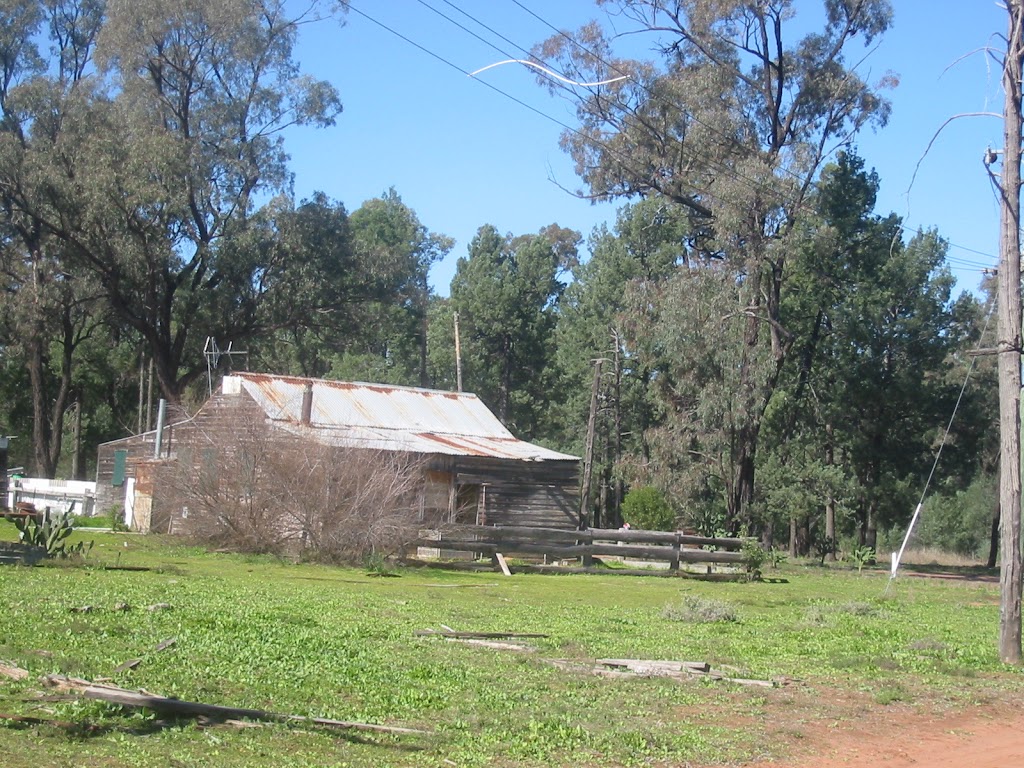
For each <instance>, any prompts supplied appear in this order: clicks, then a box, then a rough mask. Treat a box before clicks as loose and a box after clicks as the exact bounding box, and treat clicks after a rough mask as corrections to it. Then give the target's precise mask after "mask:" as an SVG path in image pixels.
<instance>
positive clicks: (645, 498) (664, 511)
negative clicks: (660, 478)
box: [622, 485, 676, 531]
mask: <svg viewBox="0 0 1024 768" xmlns="http://www.w3.org/2000/svg"><path fill="white" fill-rule="evenodd" d="M622 519H623V520H625V521H626V522H627V523H629V524H630V525H631V526H632V527H634V528H640V529H642V530H645V531H674V530H675V529H676V513H675V510H673V509H672V506H671V505H670V504H669V503H668V500H667V499H666V498H665V494H663V493H662V492H661V491H659V490H658V489H657V488H654V487H652V486H649V485H648V486H642V487H639V488H633V489H631V490H630V492H629V493H627V494H626V498H625V499H624V500H623V502H622Z"/></svg>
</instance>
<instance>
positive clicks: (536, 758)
mask: <svg viewBox="0 0 1024 768" xmlns="http://www.w3.org/2000/svg"><path fill="white" fill-rule="evenodd" d="M5 526H6V524H4V525H0V539H8V540H10V539H12V538H13V536H11V535H9V533H10V531H8V530H7V529H6V527H5ZM12 530H13V529H12ZM77 535H79V534H76V536H77ZM84 535H85V536H87V537H88V538H91V539H95V541H96V547H95V548H94V549H93V553H92V556H91V560H92V561H93V563H104V564H107V565H121V566H124V565H145V566H150V567H152V568H153V570H150V571H128V570H102V569H99V568H91V569H82V568H61V567H37V568H15V567H5V568H0V659H5V660H8V661H11V662H14V663H16V664H17V665H19V666H21V667H23V668H26V669H28V670H29V671H30V672H31V673H32V676H31V678H30V679H29V680H28V681H23V682H13V681H10V682H3V681H0V712H2V713H12V714H17V715H22V716H30V717H36V718H40V719H44V720H53V721H61V722H63V723H66V724H73V725H66V726H59V725H48V724H43V725H39V724H17V723H10V722H8V723H6V724H5V723H4V722H3V721H0V746H2V747H3V749H4V760H3V762H4V764H5V765H7V766H63V765H71V764H75V765H95V766H137V765H138V766H148V765H174V766H192V765H196V766H198V765H210V764H215V765H218V766H248V765H275V766H322V765H351V766H370V765H373V766H381V765H395V766H406V765H408V766H442V765H450V764H452V763H454V764H456V765H460V766H473V765H498V766H502V765H509V766H511V765H538V766H539V765H548V766H549V765H570V764H571V765H573V766H587V765H593V766H598V765H601V766H605V765H650V764H655V765H658V764H666V765H668V764H672V765H679V764H686V763H688V762H689V763H726V764H727V763H731V762H741V761H745V760H750V759H755V758H758V757H764V756H772V755H784V754H786V753H787V752H788V751H789V750H790V749H791V748H792V743H793V742H795V741H798V740H799V738H800V729H801V727H802V724H806V723H807V722H808V721H811V720H814V719H816V718H821V717H851V716H857V715H856V713H857V712H861V713H862V712H863V711H864V710H865V708H867V709H872V708H874V709H880V708H885V707H894V706H900V707H919V708H925V709H928V710H935V709H938V708H964V707H971V706H986V705H987V703H989V702H991V701H993V700H994V699H995V698H996V697H998V696H1000V695H1002V694H1003V693H1005V692H1006V691H1008V690H1013V691H1019V690H1021V689H1022V688H1024V686H1022V682H1024V678H1022V677H1021V675H1020V674H1019V673H1017V672H1016V671H1014V670H1010V669H1007V668H1005V667H1002V666H1001V665H1000V664H999V663H998V660H997V658H996V653H995V645H996V635H997V624H998V595H997V587H996V586H995V585H993V584H990V583H985V582H963V581H951V580H937V579H936V580H933V579H923V578H914V577H904V578H901V579H900V580H898V581H897V582H895V583H894V585H893V586H892V588H891V589H890V590H889V592H888V594H887V595H884V596H883V589H884V587H885V578H884V574H882V573H880V572H868V571H865V573H864V574H862V575H857V574H856V573H855V572H849V571H844V570H841V569H835V568H833V569H827V570H826V569H820V568H815V567H802V566H796V565H790V566H785V567H784V568H783V569H782V570H781V571H771V570H769V571H768V572H767V574H766V575H768V576H770V577H774V578H776V579H778V581H776V583H759V584H729V583H704V582H697V581H689V580H687V581H680V580H669V579H660V578H638V577H626V576H540V575H517V576H514V577H512V578H505V577H502V576H500V575H492V574H467V573H451V572H442V571H426V570H416V571H401V576H400V577H397V578H383V577H374V576H371V575H368V574H367V573H365V572H363V571H360V570H345V569H337V568H328V567H322V566H314V565H294V564H290V563H284V562H279V561H277V560H275V559H272V558H266V557H245V556H238V555H226V554H210V553H206V552H204V551H201V550H199V549H196V548H191V547H187V546H182V545H181V544H180V543H176V542H171V541H167V540H161V539H159V538H156V537H141V536H132V535H118V534H102V533H93V532H85V534H84ZM698 598H701V599H704V600H712V601H719V602H720V603H724V604H725V605H724V606H723V605H719V606H718V608H727V609H728V610H725V611H723V612H721V614H719V613H716V611H714V610H712V611H711V612H710V613H709V614H707V615H708V616H709V617H714V616H716V615H721V616H723V617H725V618H728V615H729V614H732V616H733V618H734V620H731V621H717V622H709V623H699V622H698V619H699V617H700V616H702V615H705V614H704V613H702V612H700V611H698V612H696V613H693V612H691V611H690V609H691V608H692V607H693V606H695V605H698V606H699V605H705V607H706V603H702V602H701V600H699V599H698ZM117 603H127V604H128V605H129V606H131V607H130V609H128V610H123V611H121V610H114V606H115V605H116V604H117ZM158 603H166V604H168V605H169V606H170V607H169V608H166V609H163V610H152V611H151V610H148V606H153V605H156V604H158ZM86 605H89V606H92V607H93V610H91V611H89V612H84V613H83V612H75V611H73V610H72V609H74V608H80V607H82V606H86ZM712 607H714V606H712ZM666 609H668V610H666ZM669 617H671V618H669ZM442 625H447V626H449V627H452V628H454V629H458V630H473V631H487V630H490V631H521V632H543V633H547V634H549V635H550V636H549V637H548V638H546V639H541V640H537V641H530V642H533V643H534V644H535V645H536V647H537V651H536V652H535V653H532V654H522V653H514V652H509V651H498V650H492V649H486V648H479V647H472V646H467V645H461V644H457V643H451V642H446V641H443V640H441V639H438V638H418V637H414V634H413V633H414V632H415V630H417V629H426V628H435V629H437V628H440V627H441V626H442ZM169 637H176V638H177V642H176V644H175V645H174V646H172V647H171V648H169V649H167V650H165V651H162V652H159V653H158V652H154V651H153V648H154V647H155V646H156V645H157V644H158V643H159V642H160V641H162V640H164V639H166V638H169ZM606 657H616V658H622V657H625V658H646V659H675V660H706V661H709V662H711V664H712V665H713V666H721V665H729V666H730V667H734V668H735V671H734V674H735V675H737V676H742V677H753V678H762V679H768V678H784V679H787V680H788V681H789V682H790V684H788V685H786V686H784V687H780V688H776V689H771V690H769V689H762V688H746V687H740V686H736V685H732V684H727V683H720V682H719V683H711V682H685V683H680V682H675V681H670V680H665V679H606V678H599V677H595V676H592V675H588V674H581V673H574V672H569V671H565V670H563V669H558V668H556V667H554V666H552V665H549V664H547V663H545V662H544V661H543V659H571V660H580V661H587V660H591V661H592V660H593V659H596V658H606ZM130 658H141V659H142V662H141V663H140V664H139V665H138V666H137V667H136V668H135V669H134V670H129V671H125V672H122V673H118V674H114V672H113V670H114V669H115V667H117V666H118V665H119V664H121V663H122V662H124V661H125V660H127V659H130ZM54 672H60V673H65V674H71V675H75V676H79V677H84V678H87V679H90V680H95V679H96V678H101V677H108V678H111V679H112V682H113V683H115V684H117V685H122V686H125V687H129V688H143V689H146V690H148V691H152V692H155V693H159V694H161V695H165V696H176V697H179V698H183V699H190V700H199V701H204V702H208V703H216V704H225V705H231V706H239V707H253V708H261V709H270V710H274V711H278V712H287V713H293V714H301V715H313V716H323V717H331V718H337V719H343V720H356V721H363V722H372V723H383V724H389V725H399V726H409V727H414V728H422V729H427V730H430V731H432V732H433V734H432V735H430V736H419V737H400V738H399V737H388V736H367V735H365V734H363V735H360V736H358V737H356V736H354V735H351V734H339V733H338V732H336V731H335V732H331V731H327V730H323V729H317V728H312V727H308V726H306V727H299V726H283V725H272V726H269V727H261V728H230V727H225V726H218V727H202V726H201V725H199V724H196V723H194V722H190V721H171V722H164V721H160V720H158V719H156V718H155V717H154V716H153V715H152V714H148V713H129V712H125V711H122V710H120V709H118V708H116V707H113V706H111V705H107V704H103V703H100V702H91V701H90V702H82V701H52V700H45V699H44V700H40V699H39V698H38V694H39V690H40V686H39V684H38V682H37V679H38V677H39V676H41V675H43V674H47V673H54ZM51 698H52V697H51ZM840 701H844V702H847V703H849V702H854V704H853V705H852V706H844V707H839V705H838V704H837V702H840Z"/></svg>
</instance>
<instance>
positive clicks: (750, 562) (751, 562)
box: [740, 539, 768, 581]
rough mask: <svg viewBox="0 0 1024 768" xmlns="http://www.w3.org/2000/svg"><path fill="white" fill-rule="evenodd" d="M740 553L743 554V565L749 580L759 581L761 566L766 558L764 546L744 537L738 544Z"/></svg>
mask: <svg viewBox="0 0 1024 768" xmlns="http://www.w3.org/2000/svg"><path fill="white" fill-rule="evenodd" d="M740 553H741V554H742V555H743V567H744V568H745V569H746V571H747V578H748V579H749V580H750V581H760V580H761V566H762V565H764V563H765V561H766V560H767V559H768V553H767V552H765V550H764V547H762V546H761V545H760V543H758V542H757V541H755V540H754V539H744V540H743V543H742V544H741V545H740Z"/></svg>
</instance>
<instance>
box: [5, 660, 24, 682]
mask: <svg viewBox="0 0 1024 768" xmlns="http://www.w3.org/2000/svg"><path fill="white" fill-rule="evenodd" d="M0 675H3V676H4V677H8V678H10V679H11V680H24V679H25V678H26V677H28V675H29V671H28V670H27V669H22V668H21V667H16V666H14V665H13V664H11V663H10V662H8V661H0Z"/></svg>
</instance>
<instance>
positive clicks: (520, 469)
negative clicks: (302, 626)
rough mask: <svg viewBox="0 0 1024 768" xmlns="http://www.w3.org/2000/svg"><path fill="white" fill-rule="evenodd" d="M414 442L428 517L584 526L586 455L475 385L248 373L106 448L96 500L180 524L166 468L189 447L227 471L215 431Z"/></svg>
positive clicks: (348, 442) (165, 525)
mask: <svg viewBox="0 0 1024 768" xmlns="http://www.w3.org/2000/svg"><path fill="white" fill-rule="evenodd" d="M254 422H256V423H259V424H262V425H264V426H265V427H266V428H267V430H268V434H269V435H270V439H272V440H273V439H275V438H279V439H281V440H301V441H310V442H312V443H317V444H320V445H325V446H335V447H345V448H355V449H366V450H367V451H373V452H384V453H393V454H409V455H413V456H415V457H416V458H417V459H419V460H420V464H419V465H420V466H422V468H423V469H422V471H423V474H424V478H423V479H424V482H423V483H422V486H421V487H422V490H421V491H420V502H419V503H420V509H421V513H422V516H423V519H424V522H430V521H432V520H437V519H448V520H456V519H457V520H459V521H460V522H469V523H477V524H481V525H522V526H536V527H557V528H575V527H577V524H578V522H579V521H578V500H577V496H578V469H579V459H578V458H577V457H575V456H569V455H566V454H563V453H558V452H556V451H552V450H549V449H547V448H543V447H541V446H538V445H533V444H531V443H527V442H524V441H522V440H519V439H517V438H516V437H515V436H513V435H512V433H511V432H509V430H508V429H506V428H505V427H504V425H502V424H501V422H500V421H499V420H498V419H497V418H496V417H495V416H494V414H492V413H491V412H490V410H488V408H487V407H486V406H485V405H484V404H483V403H482V402H481V401H480V399H479V398H478V397H477V396H476V395H473V394H468V393H464V392H442V391H437V390H430V389H419V388H414V387H399V386H391V385H382V384H365V383H358V382H341V381H326V380H321V379H306V378H299V377H293V376H275V375H267V374H259V373H238V374H234V375H230V376H225V377H224V379H223V382H222V385H221V388H220V391H219V392H217V393H215V394H214V395H213V396H212V397H211V398H210V399H209V400H208V401H207V402H206V404H205V405H203V407H202V408H201V409H200V410H199V412H198V413H196V414H195V415H194V416H192V417H191V418H187V419H178V420H172V423H170V424H168V426H167V427H166V428H165V429H163V431H162V433H161V435H160V437H159V440H160V444H159V446H158V445H157V440H158V437H157V434H156V432H147V433H144V434H141V435H135V436H132V437H127V438H124V439H122V440H115V441H113V442H109V443H104V444H103V445H101V446H100V448H99V461H98V464H97V477H96V506H97V509H99V510H106V509H109V508H110V507H121V508H124V509H125V510H126V513H127V515H126V516H127V517H128V519H129V520H130V521H131V525H132V527H133V528H135V529H137V530H143V531H150V530H152V531H155V532H162V533H165V532H170V533H174V532H181V530H182V525H181V522H182V515H183V514H185V515H187V510H182V509H178V508H175V503H174V501H173V499H171V497H170V494H167V493H164V492H163V491H164V490H165V489H163V488H161V477H165V476H166V472H162V468H166V467H167V466H168V465H173V464H174V463H175V462H180V461H182V460H184V458H185V457H187V460H188V461H190V462H195V461H201V462H202V463H203V464H204V465H205V466H207V467H208V468H209V470H210V471H211V472H215V471H216V467H217V464H218V461H221V460H222V458H223V457H221V456H218V452H217V449H216V448H215V447H212V444H211V442H210V440H209V436H210V435H211V434H225V433H232V434H235V435H238V436H239V439H242V440H244V439H245V434H246V430H248V429H249V428H250V427H251V425H252V424H253V423H254Z"/></svg>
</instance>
